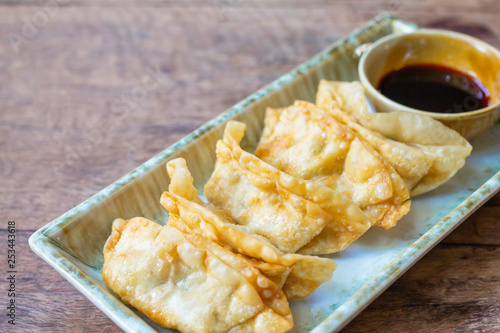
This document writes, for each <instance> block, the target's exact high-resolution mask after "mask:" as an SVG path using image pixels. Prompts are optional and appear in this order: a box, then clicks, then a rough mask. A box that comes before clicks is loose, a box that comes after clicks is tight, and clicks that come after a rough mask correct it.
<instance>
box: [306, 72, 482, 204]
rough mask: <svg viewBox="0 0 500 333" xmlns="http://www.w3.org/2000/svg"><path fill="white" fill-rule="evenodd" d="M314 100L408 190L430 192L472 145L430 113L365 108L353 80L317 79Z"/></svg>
mask: <svg viewBox="0 0 500 333" xmlns="http://www.w3.org/2000/svg"><path fill="white" fill-rule="evenodd" d="M316 104H317V105H318V106H319V107H322V108H324V109H325V110H327V111H328V112H330V113H331V114H332V116H334V117H335V118H336V119H338V120H339V121H341V122H342V123H344V124H346V125H347V126H349V128H351V129H352V130H353V131H355V132H356V133H358V134H359V135H360V136H362V137H363V138H364V139H365V140H366V141H368V142H369V143H370V144H371V145H372V146H373V147H374V148H375V149H376V150H377V151H378V152H379V153H380V154H381V155H382V156H383V157H384V158H385V159H386V160H387V161H389V163H391V164H392V166H393V167H394V169H396V171H397V172H398V173H399V175H400V176H401V178H402V179H403V180H404V182H405V184H406V185H407V187H408V188H409V189H410V195H411V196H414V195H418V194H421V193H425V192H427V191H430V190H432V189H434V188H436V187H437V186H439V185H441V184H443V183H444V182H446V181H447V180H448V179H450V178H451V177H452V176H453V175H454V174H455V173H456V172H457V171H458V170H459V169H460V168H461V167H463V165H464V164H465V158H466V157H467V156H469V155H470V153H471V150H472V146H471V145H470V144H469V143H468V142H467V140H466V139H465V138H463V137H462V136H461V135H460V134H458V133H457V132H455V131H454V130H452V129H450V128H448V127H446V126H445V125H443V124H441V123H440V122H439V121H437V120H434V119H432V118H430V117H426V116H421V115H417V114H411V113H408V112H388V113H380V112H379V113H369V112H368V107H367V104H366V99H365V95H364V91H363V87H362V85H361V84H360V83H359V82H350V83H348V82H331V81H326V80H322V81H321V82H320V84H319V87H318V93H317V95H316Z"/></svg>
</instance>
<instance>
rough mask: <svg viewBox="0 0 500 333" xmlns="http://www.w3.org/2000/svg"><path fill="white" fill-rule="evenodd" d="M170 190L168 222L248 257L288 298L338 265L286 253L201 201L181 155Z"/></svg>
mask: <svg viewBox="0 0 500 333" xmlns="http://www.w3.org/2000/svg"><path fill="white" fill-rule="evenodd" d="M167 170H168V174H169V176H170V179H171V180H170V186H169V191H168V192H164V193H163V195H162V197H161V199H160V202H161V204H162V205H163V207H165V208H166V209H167V210H168V211H169V213H170V218H169V221H168V225H169V226H172V227H175V228H177V229H179V230H181V231H182V232H184V233H188V234H199V235H202V236H204V237H206V238H209V239H211V240H212V241H214V242H216V243H218V244H219V245H221V246H224V247H225V248H226V249H232V251H233V252H235V253H240V254H243V255H245V256H247V259H248V260H249V261H250V262H251V264H252V265H253V266H254V267H256V268H258V269H260V270H261V271H262V273H263V274H264V275H266V276H267V277H268V278H269V279H271V280H272V281H273V282H275V283H276V284H277V285H278V286H280V287H283V291H284V293H285V295H286V297H287V299H292V298H299V297H306V296H309V295H310V294H312V293H313V292H314V291H315V290H316V288H318V286H319V285H321V284H322V283H323V282H325V281H328V280H329V279H330V278H331V276H332V273H333V271H334V270H335V267H336V264H335V262H334V261H333V260H330V259H327V258H320V257H316V256H306V255H300V254H292V253H289V254H284V253H282V252H281V251H280V250H278V249H277V248H276V247H274V246H273V245H272V244H270V243H269V241H267V240H266V239H265V238H263V237H260V236H258V235H255V234H253V233H252V231H251V230H249V229H248V228H247V227H245V226H240V225H237V224H234V222H232V221H231V220H230V218H228V217H225V216H224V212H222V211H220V210H219V209H217V208H216V207H214V206H213V205H209V204H206V203H204V202H203V201H201V200H200V199H199V198H198V196H197V194H196V189H195V188H194V186H193V178H192V176H191V174H190V173H189V170H188V169H187V165H186V161H185V160H184V159H182V158H178V159H175V160H172V161H170V162H169V163H167Z"/></svg>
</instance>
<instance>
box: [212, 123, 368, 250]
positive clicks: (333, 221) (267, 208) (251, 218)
mask: <svg viewBox="0 0 500 333" xmlns="http://www.w3.org/2000/svg"><path fill="white" fill-rule="evenodd" d="M244 131H245V125H244V124H243V123H240V122H236V121H230V122H228V124H227V125H226V128H225V131H224V136H223V139H222V140H219V142H218V143H217V162H216V165H215V170H214V172H213V174H212V176H211V177H210V179H209V180H208V182H207V184H206V185H205V197H206V198H207V200H208V201H209V202H211V203H213V204H214V205H215V206H217V207H218V208H219V209H221V210H224V211H225V212H226V213H227V214H228V216H230V217H231V219H232V220H233V221H235V222H236V223H238V224H240V225H244V226H246V227H247V228H249V229H250V230H251V231H252V232H253V233H255V234H257V235H260V236H263V237H265V238H266V239H267V240H268V241H269V242H271V244H273V245H274V246H276V247H277V248H278V249H280V250H281V251H283V252H285V253H293V252H297V253H302V254H325V253H333V252H336V251H340V250H342V249H344V248H345V247H347V246H348V245H349V244H350V243H352V242H353V241H354V240H356V239H357V238H359V237H360V236H361V235H362V234H363V233H364V232H365V231H366V230H367V229H368V228H369V227H370V221H369V220H368V218H367V217H366V215H365V214H364V213H363V212H362V211H361V209H360V208H359V207H358V206H357V205H356V204H355V203H354V202H353V201H352V200H351V199H349V198H348V197H346V196H345V195H344V194H342V193H341V191H339V190H336V189H331V188H328V187H326V186H324V185H321V184H317V183H314V182H310V181H307V180H302V179H299V178H296V177H293V176H291V175H288V174H286V173H284V172H282V171H279V170H278V169H276V168H274V167H272V166H270V165H269V164H267V163H265V162H263V161H262V160H260V159H259V158H257V157H256V156H254V155H252V154H250V153H247V152H245V151H243V150H242V149H241V147H240V146H239V143H240V141H241V139H242V138H243V134H244Z"/></svg>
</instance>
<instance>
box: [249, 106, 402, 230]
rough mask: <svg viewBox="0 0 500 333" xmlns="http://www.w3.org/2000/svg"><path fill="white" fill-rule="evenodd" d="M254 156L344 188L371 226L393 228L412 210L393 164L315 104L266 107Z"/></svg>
mask: <svg viewBox="0 0 500 333" xmlns="http://www.w3.org/2000/svg"><path fill="white" fill-rule="evenodd" d="M255 155H256V156H257V157H259V158H260V159H262V160H263V161H265V162H267V163H269V164H271V165H272V166H274V167H276V168H278V169H280V170H281V171H284V172H286V173H288V174H290V175H293V176H295V177H298V178H301V179H306V180H311V181H314V182H318V183H321V184H324V185H326V186H328V187H331V188H333V189H340V190H341V191H342V193H343V194H345V195H346V196H348V197H349V198H351V199H352V200H353V201H354V202H355V203H356V204H357V205H358V206H359V207H360V208H361V209H362V210H363V212H364V213H365V214H366V215H367V217H368V218H369V219H370V221H371V224H372V225H373V224H377V225H379V226H381V227H384V228H390V227H392V226H394V225H395V224H396V222H397V221H398V220H399V219H400V218H401V217H402V216H404V215H405V214H406V213H407V212H408V211H409V209H410V202H409V201H408V199H409V193H408V189H407V187H406V186H405V184H404V182H403V180H402V179H401V177H400V176H399V175H398V174H397V172H396V171H395V170H394V168H393V167H392V165H391V164H390V163H388V162H387V161H386V160H385V159H384V158H382V157H381V156H380V155H379V154H378V153H377V152H376V151H375V150H374V149H373V148H372V147H371V145H370V144H368V143H367V142H366V141H365V140H363V139H362V138H360V137H359V135H358V134H356V133H354V132H353V131H352V130H350V129H349V128H348V127H347V126H345V125H343V124H341V123H340V122H339V121H337V120H336V119H335V118H334V117H332V116H331V115H330V114H329V113H328V112H326V111H325V110H323V109H321V108H319V107H317V106H316V105H314V104H312V103H308V102H304V101H296V102H295V103H294V104H293V105H291V106H289V107H287V108H283V109H273V108H267V110H266V116H265V121H264V130H263V133H262V136H261V139H260V142H259V145H258V146H257V149H256V151H255Z"/></svg>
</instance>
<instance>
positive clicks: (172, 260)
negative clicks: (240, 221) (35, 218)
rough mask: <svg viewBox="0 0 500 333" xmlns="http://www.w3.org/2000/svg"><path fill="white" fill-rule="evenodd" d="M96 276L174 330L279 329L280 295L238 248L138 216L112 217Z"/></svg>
mask: <svg viewBox="0 0 500 333" xmlns="http://www.w3.org/2000/svg"><path fill="white" fill-rule="evenodd" d="M102 276H103V279H104V282H105V283H106V285H107V286H108V287H109V288H110V289H111V290H112V291H113V292H115V293H116V294H117V295H118V296H120V297H121V298H122V300H123V301H124V302H126V303H129V304H130V305H132V306H133V307H135V308H137V309H138V310H139V311H141V312H142V313H144V314H145V315H147V316H148V317H149V318H151V319H152V320H153V321H155V322H157V323H158V324H160V325H162V326H164V327H168V328H175V329H178V330H180V331H182V332H188V333H189V332H228V331H231V332H256V331H257V332H258V331H276V332H285V331H287V330H289V329H291V328H292V327H293V320H292V315H291V312H290V308H289V306H288V301H287V299H286V297H285V295H284V294H283V292H282V291H281V289H280V288H279V287H278V286H276V284H274V283H273V282H272V281H271V280H269V279H268V278H266V277H265V276H264V275H263V274H262V273H261V272H260V271H259V270H258V269H256V268H254V267H253V266H252V265H251V264H250V263H249V262H248V261H247V260H246V259H245V258H244V257H243V256H242V255H238V254H234V253H232V252H231V251H228V250H226V249H225V248H224V247H222V246H220V245H218V244H216V243H215V242H212V241H211V240H209V239H207V238H205V237H202V236H200V235H193V234H183V233H182V232H180V231H179V230H177V229H175V228H172V227H169V226H163V227H162V226H160V225H158V224H156V223H155V222H152V221H149V220H147V219H145V218H133V219H131V220H129V221H128V222H127V221H125V220H122V219H117V220H115V221H114V222H113V230H112V234H111V236H110V237H109V239H108V241H107V242H106V245H105V247H104V266H103V270H102Z"/></svg>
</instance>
